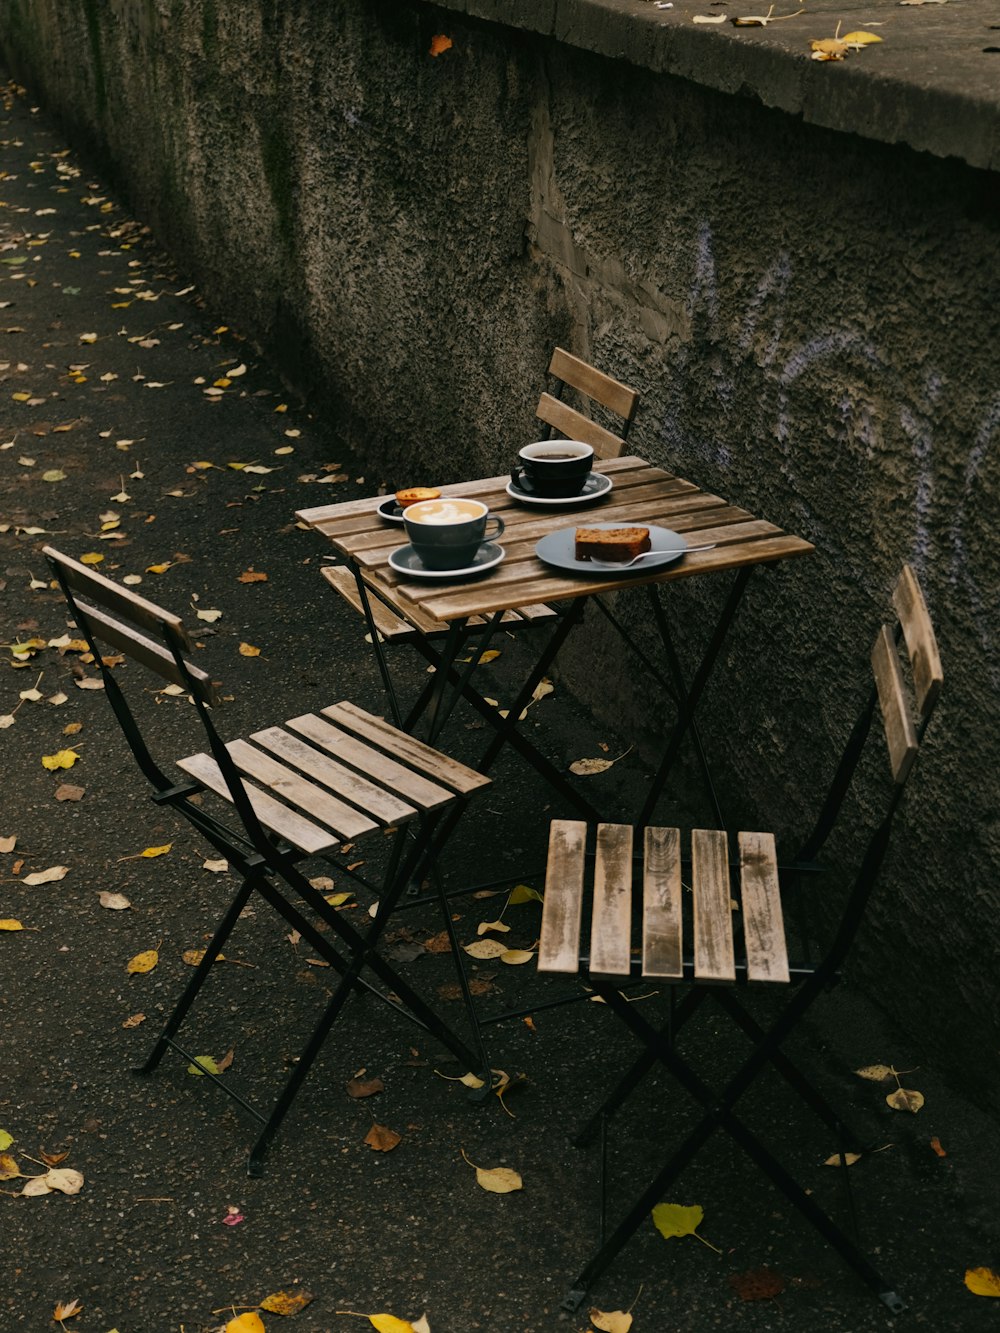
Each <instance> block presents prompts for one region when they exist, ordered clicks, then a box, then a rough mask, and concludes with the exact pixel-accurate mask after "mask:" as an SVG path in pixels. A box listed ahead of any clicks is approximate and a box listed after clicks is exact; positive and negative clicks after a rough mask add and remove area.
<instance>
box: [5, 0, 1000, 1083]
mask: <svg viewBox="0 0 1000 1333" xmlns="http://www.w3.org/2000/svg"><path fill="white" fill-rule="evenodd" d="M618 7H619V8H620V6H618ZM528 8H529V9H530V8H531V7H530V6H529V7H528ZM609 8H614V6H613V5H609ZM439 32H443V33H446V34H447V35H448V36H449V37H450V38H451V39H452V41H453V46H452V47H451V49H449V50H447V51H445V52H444V53H443V54H441V55H439V56H437V57H432V56H431V55H430V54H429V47H430V42H431V37H432V35H434V34H435V33H439ZM0 49H2V51H3V52H4V54H5V57H6V59H7V61H8V63H9V65H10V67H11V69H12V71H13V72H14V73H16V74H17V75H19V76H20V77H21V78H22V79H24V80H25V81H27V82H28V83H29V84H30V86H31V87H32V88H33V90H35V91H36V93H37V95H38V96H39V97H40V98H41V100H42V101H43V102H44V103H45V105H46V106H47V107H48V108H49V109H50V110H51V111H53V112H54V113H55V114H56V115H57V116H58V117H59V118H60V120H61V121H62V123H63V125H64V126H65V128H66V130H67V132H68V133H69V134H70V136H71V137H72V138H73V140H74V141H75V142H76V143H77V144H79V145H81V146H82V147H84V148H86V149H88V150H90V151H91V152H95V153H98V154H99V155H100V157H101V159H102V161H103V162H104V163H105V165H108V164H110V167H111V169H112V170H113V173H114V176H115V178H116V180H117V182H118V184H119V186H120V187H121V188H122V189H123V190H124V192H125V193H126V194H127V196H128V197H129V198H130V200H131V202H132V205H133V207H134V209H135V211H136V213H137V214H138V215H139V216H140V217H142V218H143V219H144V220H145V221H148V222H149V223H150V224H151V225H152V226H153V228H154V229H155V231H156V232H157V233H158V235H159V236H160V238H161V239H162V240H163V241H164V243H165V244H166V245H167V246H169V247H170V248H171V249H172V250H173V251H174V252H175V254H176V255H177V256H178V258H179V260H180V262H181V263H182V264H183V265H184V267H185V268H186V270H187V271H189V272H191V273H192V274H193V275H195V276H196V277H197V279H198V281H199V283H200V284H201V286H202V287H203V289H204V290H205V291H206V292H207V293H208V294H209V296H210V299H211V300H212V302H213V303H214V305H215V306H216V307H217V308H218V309H219V310H220V312H224V313H225V315H226V317H227V318H228V319H230V320H231V321H232V323H233V324H234V325H236V326H237V327H239V328H241V329H242V330H243V331H245V332H248V333H250V334H251V335H252V336H254V337H256V338H257V339H258V341H260V342H261V343H262V344H263V345H264V346H265V347H267V348H269V349H270V351H271V353H272V354H273V356H274V357H275V358H276V359H277V360H278V361H279V362H280V363H281V364H282V365H283V366H284V368H285V370H286V373H287V374H288V375H289V377H290V378H291V379H292V380H294V381H296V382H297V383H299V384H300V385H301V386H302V387H303V388H304V389H306V390H307V391H309V392H310V393H312V394H313V395H315V399H316V401H317V402H319V403H321V404H322V405H323V406H324V407H325V408H326V409H327V410H328V411H330V412H333V413H336V414H337V419H338V421H339V422H340V423H342V425H343V429H344V430H345V432H347V433H348V434H349V435H350V436H351V437H352V438H353V439H354V441H355V443H356V445H357V447H358V449H359V451H360V452H361V454H362V455H367V456H369V457H370V458H371V459H372V460H373V461H372V466H373V467H374V466H375V465H376V464H377V465H378V466H380V467H382V469H383V470H384V471H386V472H387V473H388V474H389V475H394V474H398V475H399V476H400V477H404V476H405V477H406V478H407V479H412V480H418V479H424V478H444V477H449V476H453V475H458V474H461V473H463V472H470V471H471V472H480V473H481V472H483V471H484V470H486V471H493V470H501V469H503V468H504V466H505V465H506V463H507V461H508V460H509V457H510V454H511V451H512V448H513V446H514V444H515V443H516V442H521V441H523V440H525V439H526V438H530V437H531V435H532V409H533V403H534V401H535V400H536V399H537V394H538V391H539V389H540V387H541V381H542V371H543V368H544V365H545V363H546V361H547V357H548V354H549V351H550V349H551V347H552V345H553V344H554V343H557V342H561V343H563V344H564V345H566V346H569V347H571V348H572V349H574V350H575V351H577V352H578V353H580V354H581V355H584V356H586V357H588V358H590V359H592V360H593V361H595V362H596V363H597V364H598V365H600V366H602V367H603V368H605V369H606V370H608V371H610V372H612V373H613V374H616V375H617V376H619V377H620V378H621V379H623V380H625V381H626V382H628V383H630V384H632V385H634V386H636V387H637V388H639V389H640V390H641V391H642V394H643V405H642V408H641V410H640V415H639V418H638V421H637V424H636V427H635V431H634V433H633V436H632V442H633V443H634V446H635V449H636V451H637V452H640V453H642V454H643V455H645V456H646V457H648V458H650V459H651V460H653V461H656V462H659V463H662V464H665V465H667V466H675V467H676V468H677V469H678V470H680V471H681V472H682V473H685V474H687V475H690V476H691V477H692V478H693V479H695V480H697V481H698V482H699V483H700V484H701V485H703V486H706V487H712V488H716V489H718V490H719V491H720V492H721V493H723V494H725V495H726V496H728V497H730V498H731V499H732V500H734V501H735V502H737V503H741V504H744V505H746V506H747V507H748V508H749V509H751V510H753V511H754V512H756V513H758V514H760V515H761V516H763V517H767V518H770V519H772V520H774V521H775V522H777V523H780V524H782V525H784V526H786V527H788V528H790V529H792V530H794V531H796V532H798V533H800V534H801V535H803V536H806V537H808V538H809V539H811V540H812V541H813V542H815V543H816V546H817V548H818V550H817V554H816V555H815V556H813V557H810V558H809V559H808V560H804V561H800V562H796V563H795V564H794V565H789V566H788V567H787V568H783V569H778V570H775V571H769V572H765V573H763V574H761V575H759V576H757V577H756V578H755V579H754V580H753V581H752V582H751V587H750V592H749V594H748V598H747V601H746V603H745V606H744V608H743V611H742V613H741V618H740V622H739V625H738V628H737V630H736V632H735V633H734V636H733V639H732V641H731V645H730V651H729V654H728V658H727V660H726V662H725V663H724V664H723V665H722V667H721V668H720V671H719V674H718V677H717V684H716V687H715V689H714V692H713V694H712V696H711V698H710V699H709V700H708V701H707V706H706V713H705V724H704V730H705V731H706V733H708V734H709V735H711V736H714V737H716V738H726V737H728V738H729V739H730V741H731V742H732V751H733V753H732V770H731V773H732V776H731V779H730V781H729V783H728V796H729V799H730V802H731V808H732V810H733V813H734V817H736V818H738V819H740V820H741V821H743V820H745V821H746V823H747V824H750V826H754V824H757V823H759V824H762V825H763V826H764V827H767V826H768V825H769V824H776V825H777V826H779V827H783V826H785V825H788V826H791V825H794V824H795V823H796V821H798V820H799V819H801V818H802V817H803V813H804V811H805V809H806V808H807V806H808V802H807V801H805V800H804V797H803V794H802V793H803V791H808V790H809V789H810V786H811V784H812V783H813V781H814V780H817V779H818V778H819V777H820V776H821V775H822V774H823V773H824V772H825V762H824V761H826V760H827V759H828V757H829V755H830V753H831V749H832V747H835V746H836V745H839V744H840V743H841V741H842V738H843V735H844V729H845V726H846V722H847V716H846V715H847V713H848V712H849V711H850V709H851V708H852V707H854V706H855V705H856V703H857V701H858V700H859V698H860V697H861V693H862V690H863V681H864V680H865V675H866V671H867V652H868V645H869V643H870V641H871V639H872V638H873V636H874V629H875V627H876V625H877V623H878V619H879V617H880V615H881V614H882V608H883V607H884V606H885V604H886V597H887V593H888V590H889V588H890V586H891V582H892V580H893V577H894V575H895V573H896V572H897V570H898V568H899V566H900V565H901V563H902V562H903V561H904V560H912V561H913V562H914V564H915V565H916V567H917V569H918V571H919V573H920V576H921V578H922V580H923V582H924V585H925V588H926V591H927V593H928V598H929V601H930V604H931V608H932V612H933V614H934V616H935V619H936V621H937V624H938V626H939V630H940V638H941V646H942V653H943V657H944V661H945V666H946V672H947V673H948V680H947V684H946V694H945V697H944V702H943V704H942V706H941V708H940V711H939V716H938V718H937V719H936V727H935V729H934V730H933V731H932V733H931V736H930V737H929V744H928V750H927V753H926V755H925V757H924V759H923V760H922V765H921V770H920V771H919V772H918V775H917V781H916V782H915V789H914V791H913V793H912V799H911V800H909V802H908V805H907V811H906V816H905V818H904V820H903V821H902V824H901V826H900V832H901V834H902V837H901V838H900V839H899V840H898V842H897V845H896V849H895V852H894V854H893V857H892V862H891V866H890V872H891V873H890V876H889V878H888V880H887V883H886V886H885V892H883V893H882V894H881V896H880V898H879V900H878V903H877V907H876V910H875V912H874V914H873V920H872V925H871V928H870V929H869V930H868V931H867V932H866V935H865V947H864V949H863V950H862V953H861V960H862V964H863V966H864V969H865V972H866V975H867V977H868V980H869V982H870V983H871V984H872V988H873V989H874V990H875V992H876V993H877V994H879V995H880V996H881V998H882V999H883V1000H884V1002H885V1003H886V1004H887V1006H889V1007H890V1008H891V1009H892V1010H893V1011H894V1012H895V1013H896V1015H897V1016H899V1017H901V1018H902V1019H903V1021H904V1022H905V1023H906V1025H907V1026H908V1027H909V1028H910V1030H911V1031H912V1032H914V1033H916V1034H923V1035H925V1037H926V1039H927V1041H928V1043H929V1045H930V1046H931V1047H933V1048H936V1049H937V1050H938V1052H939V1053H940V1052H941V1051H946V1052H947V1053H948V1054H949V1056H950V1058H951V1059H952V1060H953V1061H954V1064H955V1066H956V1068H958V1069H962V1068H964V1069H965V1070H966V1071H967V1072H968V1074H969V1078H970V1081H971V1082H972V1083H973V1084H974V1085H975V1086H976V1087H977V1088H978V1090H979V1091H980V1092H981V1093H982V1094H983V1095H984V1096H986V1097H990V1098H995V1096H996V1094H997V1091H998V1089H1000V1077H998V1075H997V1073H996V1072H995V1071H994V1070H993V1068H992V1064H995V1061H994V1062H990V1067H988V1068H984V1066H983V1061H982V1058H981V1053H982V1052H983V1051H984V1050H987V1051H990V1052H993V1051H995V1050H996V1045H997V1041H998V1040H1000V986H998V982H997V969H996V965H995V964H996V953H997V946H996V944H995V943H994V940H995V939H996V938H997V930H996V921H997V918H998V914H1000V913H998V908H1000V874H998V872H1000V826H998V817H997V791H998V778H997V743H996V732H997V714H998V709H997V705H996V702H995V700H996V698H997V692H998V688H1000V657H998V652H997V648H998V644H1000V589H998V582H1000V580H998V560H997V553H996V542H995V527H996V522H995V518H996V515H997V512H998V509H997V488H998V481H1000V464H998V459H1000V381H998V378H997V375H996V346H997V333H998V328H997V324H998V314H997V312H998V310H1000V290H998V273H1000V264H998V259H1000V253H998V252H1000V234H998V224H1000V208H998V199H1000V193H998V189H997V183H998V182H997V177H996V175H995V174H990V173H987V172H983V171H980V170H976V169H974V168H972V167H970V166H968V165H965V164H963V163H962V162H960V161H958V160H957V159H955V158H938V157H932V156H930V155H929V154H926V153H920V152H916V151H914V150H912V149H910V148H907V147H900V146H895V147H893V146H890V145H887V144H883V143H879V142H876V141H873V140H872V139H868V138H862V137H859V136H855V135H852V134H850V133H846V132H839V131H835V130H830V129H824V128H818V127H816V126H808V125H804V124H803V123H802V122H801V121H800V120H798V119H796V118H794V117H792V116H790V115H788V114H786V113H785V112H783V111H779V110H769V109H767V108H766V107H764V106H762V105H760V104H758V103H757V102H756V101H753V100H749V99H747V98H738V97H735V96H731V95H727V94H725V93H722V92H718V91H712V90H710V89H707V88H704V87H699V86H697V84H696V83H694V82H692V81H688V80H682V79H680V78H676V77H672V76H670V75H668V74H664V73H661V72H656V71H652V70H648V69H644V68H642V67H641V66H640V65H639V64H635V63H627V62H625V61H624V60H616V59H612V58H609V57H607V56H604V55H599V54H595V53H593V52H588V51H586V50H583V49H580V47H579V46H575V45H573V41H572V34H569V36H568V37H567V40H564V41H559V40H556V39H555V38H552V37H549V36H546V35H541V34H537V33H530V32H526V31H524V30H518V29H516V28H511V27H508V26H504V25H501V24H497V23H490V22H486V21H483V20H477V19H474V18H469V17H467V16H464V15H460V14H456V13H454V12H448V11H447V10H445V9H441V8H435V7H432V6H429V5H426V4H424V3H419V2H418V0H391V3H389V2H387V0H386V2H383V0H338V3H336V4H317V3H315V0H280V2H279V0H244V2H243V3H240V4H237V5H224V4H222V3H216V2H215V0H102V3H98V0H5V4H4V7H3V9H2V11H0ZM721 593H722V586H721V583H720V585H719V587H718V588H711V587H708V588H706V586H705V585H704V584H703V585H702V586H700V587H698V588H697V589H694V588H692V589H687V590H684V591H683V592H682V593H681V595H680V596H679V597H677V598H676V599H675V605H676V606H677V607H678V608H679V612H680V616H681V620H682V623H684V624H685V625H686V624H688V623H690V624H691V626H692V628H693V632H694V635H695V636H696V635H697V632H698V629H699V627H703V626H704V625H705V623H706V604H714V602H715V600H716V599H717V597H718V596H721ZM621 606H622V610H623V614H624V615H625V616H626V617H629V616H633V615H634V614H635V612H634V608H633V607H632V606H631V604H630V602H629V599H627V598H623V599H621ZM594 635H595V637H594V639H593V640H592V641H591V642H592V643H593V644H594V645H595V650H596V649H597V648H599V647H600V645H601V640H600V638H599V631H598V630H595V631H594ZM586 665H587V663H586V662H584V663H578V666H586ZM586 677H587V672H586V671H583V670H581V671H580V672H579V676H578V680H579V685H580V688H581V690H582V691H583V692H584V693H586V691H587V688H588V687H587V682H586ZM630 682H631V676H630V675H629V674H628V673H627V672H623V676H622V689H621V692H620V697H619V698H616V699H615V698H611V697H610V693H611V692H610V691H609V689H608V680H607V675H606V674H605V675H603V676H602V681H601V685H602V697H601V698H600V699H594V700H593V702H594V703H595V705H597V706H599V707H607V708H608V711H609V714H611V715H613V716H615V717H618V718H621V717H622V716H624V717H625V719H626V723H625V727H626V730H629V729H631V730H633V731H634V732H635V733H636V734H637V735H643V736H645V735H647V734H648V730H649V725H650V710H651V708H653V707H655V703H656V701H655V700H652V699H651V697H650V696H648V695H647V694H646V693H645V692H643V693H642V694H641V695H640V696H639V697H636V696H635V691H633V690H632V689H631V688H630ZM774 771H776V772H777V773H778V774H780V775H781V776H780V778H779V779H778V781H777V783H776V782H775V780H774V779H773V777H772V776H771V774H772V772H774ZM751 821H753V822H752V823H751ZM875 1054H876V1053H874V1052H872V1053H871V1055H872V1056H873V1057H874V1055H875ZM878 1054H879V1058H886V1059H891V1052H889V1053H878ZM973 1070H974V1071H975V1072H974V1074H973V1073H972V1071H973Z"/></svg>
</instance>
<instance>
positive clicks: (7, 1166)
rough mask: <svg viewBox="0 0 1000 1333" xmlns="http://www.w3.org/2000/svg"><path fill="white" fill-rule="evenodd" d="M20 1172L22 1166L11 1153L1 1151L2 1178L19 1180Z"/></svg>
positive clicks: (0, 1173) (0, 1174) (0, 1172)
mask: <svg viewBox="0 0 1000 1333" xmlns="http://www.w3.org/2000/svg"><path fill="white" fill-rule="evenodd" d="M20 1174H21V1170H20V1167H19V1166H18V1164H17V1162H16V1161H15V1160H14V1158H13V1157H12V1156H11V1155H10V1153H9V1152H3V1153H0V1180H17V1178H18V1176H19V1175H20Z"/></svg>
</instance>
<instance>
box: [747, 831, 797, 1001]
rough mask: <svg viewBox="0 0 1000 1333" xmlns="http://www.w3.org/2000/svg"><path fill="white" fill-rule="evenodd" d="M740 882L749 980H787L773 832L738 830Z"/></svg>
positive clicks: (783, 928) (786, 952)
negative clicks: (742, 831) (739, 831)
mask: <svg viewBox="0 0 1000 1333" xmlns="http://www.w3.org/2000/svg"><path fill="white" fill-rule="evenodd" d="M739 847H740V885H741V893H740V896H741V899H742V907H743V939H744V943H745V945H746V955H747V979H748V980H749V981H783V982H788V980H789V971H788V947H787V945H786V943H785V923H784V917H783V914H782V911H781V891H780V889H779V887H778V855H777V852H776V850H775V845H774V835H773V834H772V833H741V834H740V835H739Z"/></svg>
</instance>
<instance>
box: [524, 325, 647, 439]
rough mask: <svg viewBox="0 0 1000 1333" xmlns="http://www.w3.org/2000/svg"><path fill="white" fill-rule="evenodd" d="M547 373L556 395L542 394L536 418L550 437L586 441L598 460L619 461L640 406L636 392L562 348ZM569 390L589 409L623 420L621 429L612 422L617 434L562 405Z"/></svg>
mask: <svg viewBox="0 0 1000 1333" xmlns="http://www.w3.org/2000/svg"><path fill="white" fill-rule="evenodd" d="M548 373H549V375H550V376H551V377H552V378H553V379H554V380H555V385H554V387H555V393H554V394H551V393H543V394H542V396H541V398H540V399H539V400H538V408H537V410H536V413H535V415H536V416H537V417H538V418H539V419H540V420H541V421H544V422H545V424H546V425H547V426H548V427H549V434H550V435H551V433H552V431H553V430H556V431H559V433H560V434H561V435H562V436H563V437H565V438H566V439H568V440H583V442H584V443H585V444H590V445H593V448H594V452H595V453H596V454H597V456H598V458H617V457H618V455H619V454H620V453H621V452H622V451H623V449H624V448H625V440H626V438H627V437H628V433H629V429H630V428H631V425H632V421H633V419H634V417H635V414H636V409H637V408H638V406H639V395H638V393H637V392H636V391H635V389H630V388H628V386H627V385H625V384H622V383H620V382H619V381H618V380H615V379H612V378H611V376H610V375H605V374H604V373H603V371H600V370H597V369H595V368H594V367H593V366H591V365H589V364H588V363H587V362H586V361H581V360H580V358H579V357H577V356H573V355H571V353H569V352H566V351H564V350H563V348H561V347H557V348H556V349H555V351H554V352H553V353H552V360H551V361H550V362H549V372H548ZM567 387H568V388H571V389H574V390H575V391H576V392H577V394H579V395H580V396H581V399H582V400H583V401H584V405H585V406H586V407H588V408H590V405H591V404H592V403H597V404H599V405H600V406H601V407H603V408H606V409H607V411H608V412H609V413H610V414H611V416H612V418H614V417H620V418H621V424H620V425H619V424H618V422H616V421H613V420H612V424H613V425H615V426H616V427H617V431H618V433H617V434H616V432H615V431H614V430H609V429H608V428H607V427H605V426H603V425H601V423H600V422H599V421H595V420H594V418H593V417H592V416H588V415H585V414H584V413H583V412H580V411H577V409H576V408H574V407H572V406H570V404H569V403H566V402H563V400H562V394H563V392H564V390H565V389H566V388H567Z"/></svg>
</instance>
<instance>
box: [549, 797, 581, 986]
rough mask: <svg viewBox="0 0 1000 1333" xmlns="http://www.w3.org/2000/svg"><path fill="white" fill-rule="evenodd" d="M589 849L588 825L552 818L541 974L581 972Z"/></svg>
mask: <svg viewBox="0 0 1000 1333" xmlns="http://www.w3.org/2000/svg"><path fill="white" fill-rule="evenodd" d="M586 849H587V826H586V824H583V823H580V822H577V821H575V820H571V819H553V821H552V823H551V824H550V825H549V857H548V863H547V866H546V871H545V903H544V906H543V908H542V932H541V936H540V939H539V944H538V970H539V971H540V972H569V973H575V972H578V971H579V970H580V923H581V920H582V916H583V874H584V868H585V865H586V859H585V854H586Z"/></svg>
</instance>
